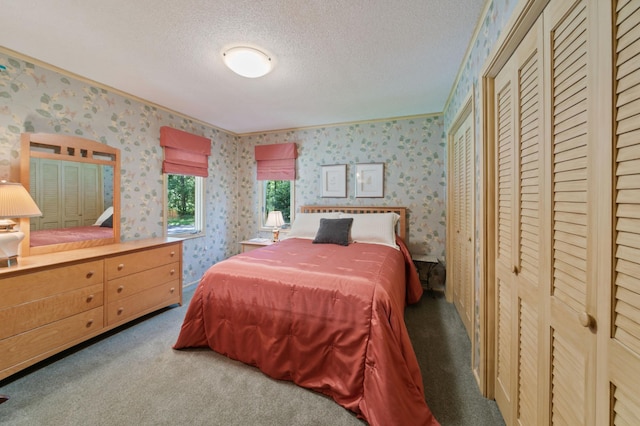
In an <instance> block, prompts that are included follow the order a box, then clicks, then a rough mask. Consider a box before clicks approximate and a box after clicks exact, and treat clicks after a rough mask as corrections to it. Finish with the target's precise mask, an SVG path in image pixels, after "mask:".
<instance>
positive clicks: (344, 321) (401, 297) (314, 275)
mask: <svg viewBox="0 0 640 426" xmlns="http://www.w3.org/2000/svg"><path fill="white" fill-rule="evenodd" d="M400 244H401V247H402V251H398V250H395V249H392V248H389V247H386V246H381V245H374V244H362V243H356V244H351V245H349V246H348V247H344V246H338V245H334V244H312V243H311V240H303V239H296V238H292V239H289V240H285V241H281V242H280V243H278V244H274V245H272V246H269V247H265V248H262V249H259V250H253V251H251V252H248V253H243V254H240V255H237V256H233V257H231V258H229V259H227V260H225V261H222V262H219V263H218V264H216V265H214V266H212V267H211V268H209V270H208V271H207V272H206V273H205V275H204V276H203V278H202V280H201V282H200V284H199V286H198V288H197V289H196V291H195V293H194V295H193V299H192V300H191V303H190V305H189V308H188V310H187V314H186V317H185V320H184V323H183V325H182V330H181V331H180V335H179V337H178V341H177V342H176V344H175V345H174V348H175V349H181V348H188V347H210V348H211V349H213V350H215V351H216V352H219V353H222V354H225V355H227V356H229V357H230V358H233V359H236V360H239V361H242V362H245V363H247V364H251V365H255V366H257V367H258V368H260V369H261V370H262V371H263V372H264V373H266V374H267V375H269V376H271V377H273V378H276V379H284V380H291V381H293V382H295V383H296V384H298V385H300V386H303V387H306V388H309V389H313V390H315V391H318V392H322V393H323V394H326V395H328V396H330V397H331V398H333V399H334V400H335V401H336V402H337V403H338V404H340V405H342V406H343V407H345V408H347V409H349V410H352V411H353V412H355V413H356V414H357V415H358V417H361V418H363V419H365V420H366V421H368V422H369V423H370V424H371V425H437V424H438V423H437V421H436V420H435V419H434V418H433V416H432V415H431V412H430V410H429V408H428V407H427V404H426V402H425V400H424V392H423V384H422V376H421V373H420V369H419V366H418V362H417V360H416V356H415V353H414V351H413V347H412V346H411V341H410V340H409V335H408V333H407V329H406V326H405V323H404V307H405V301H408V302H409V303H411V302H415V301H417V300H418V299H419V298H420V296H421V294H422V288H421V286H420V281H419V279H418V276H417V274H416V272H415V269H414V268H413V267H412V266H411V263H410V262H411V259H410V257H409V256H408V251H406V248H405V246H404V244H402V243H401V242H400Z"/></svg>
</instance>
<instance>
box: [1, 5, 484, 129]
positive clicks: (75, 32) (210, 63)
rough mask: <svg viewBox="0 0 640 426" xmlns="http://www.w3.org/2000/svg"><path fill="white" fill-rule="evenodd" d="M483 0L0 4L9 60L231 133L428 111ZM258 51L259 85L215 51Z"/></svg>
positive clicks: (439, 103)
mask: <svg viewBox="0 0 640 426" xmlns="http://www.w3.org/2000/svg"><path fill="white" fill-rule="evenodd" d="M483 6H484V0H393V1H391V0H279V1H277V0H265V1H258V0H171V1H169V0H107V1H105V0H100V1H98V0H56V1H50V0H20V1H17V0H0V11H1V12H0V43H1V44H2V45H3V46H4V47H6V48H8V49H11V50H14V51H16V52H19V53H22V54H24V55H28V56H31V57H33V58H36V59H38V60H40V61H43V62H46V63H48V64H51V65H54V66H56V67H59V68H62V69H64V70H67V71H70V72H72V73H75V74H77V75H79V76H82V77H85V78H88V79H91V80H94V81H96V82H98V83H102V84H105V85H108V86H111V87H114V88H117V89H119V90H121V91H124V92H127V93H129V94H132V95H134V96H137V97H140V98H142V99H145V100H148V101H151V102H153V103H156V104H158V105H161V106H164V107H166V108H169V109H172V110H175V111H177V112H180V113H182V114H185V115H188V116H190V117H193V118H196V119H198V120H202V121H204V122H206V123H209V124H212V125H214V126H217V127H219V128H222V129H225V130H229V131H232V132H235V133H240V134H242V133H249V132H255V131H266V130H275V129H288V128H298V127H306V126H316V125H324V124H334V123H343V122H349V121H361V120H369V119H379V118H390V117H401V116H408V115H415V114H425V113H435V112H441V111H442V110H443V108H444V105H445V102H446V100H447V97H448V96H449V92H450V90H451V87H452V85H453V82H454V80H455V78H456V74H457V72H458V68H459V67H460V64H461V62H462V59H463V57H464V54H465V52H466V49H467V47H468V44H469V41H470V39H471V36H472V34H473V31H474V30H475V28H476V24H477V21H478V19H479V16H480V14H481V12H482V9H483ZM237 44H243V45H248V46H254V47H259V48H262V49H263V50H264V51H265V52H267V53H269V54H270V55H271V57H272V58H273V61H274V63H275V68H274V70H273V71H272V72H271V73H270V74H268V75H266V76H265V77H262V78H258V79H247V78H244V77H240V76H237V75H235V74H233V73H232V72H231V71H230V70H228V69H227V68H226V67H225V66H224V65H223V63H222V54H221V53H222V51H223V50H224V49H225V48H226V47H230V46H232V45H237Z"/></svg>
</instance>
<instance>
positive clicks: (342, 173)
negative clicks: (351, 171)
mask: <svg viewBox="0 0 640 426" xmlns="http://www.w3.org/2000/svg"><path fill="white" fill-rule="evenodd" d="M322 196H323V197H334V198H344V197H346V196H347V165H346V164H335V165H332V166H322Z"/></svg>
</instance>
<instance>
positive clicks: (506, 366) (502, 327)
mask: <svg viewBox="0 0 640 426" xmlns="http://www.w3.org/2000/svg"><path fill="white" fill-rule="evenodd" d="M512 77H513V60H510V61H509V62H507V64H506V65H505V66H504V67H503V68H502V70H501V71H500V73H499V74H498V75H497V76H496V78H495V82H494V87H495V92H494V93H495V96H494V100H493V103H494V109H495V120H496V121H495V124H494V128H495V129H496V150H495V153H496V159H495V164H496V176H495V183H496V187H495V193H496V198H495V200H496V206H495V211H496V215H497V223H496V235H495V241H496V244H495V250H496V251H495V263H496V265H495V269H496V281H495V283H494V288H495V292H496V293H495V305H496V330H495V335H496V368H495V371H496V382H495V398H496V402H497V404H498V407H499V408H500V411H501V412H502V416H503V417H504V419H505V422H506V423H507V424H511V423H512V419H513V415H512V411H513V410H512V407H513V402H514V400H515V398H513V389H514V386H513V381H514V379H515V376H514V370H513V362H514V356H513V350H512V349H513V348H515V347H516V346H515V345H516V343H515V342H516V340H515V338H514V337H515V336H514V333H513V324H514V323H515V313H514V310H515V309H516V308H515V305H514V296H515V290H514V275H513V274H512V272H511V268H512V266H513V264H514V253H513V246H514V242H513V236H514V223H515V221H514V217H513V216H514V211H513V204H514V183H515V177H514V175H515V171H514V158H513V157H514V143H515V142H514V140H515V138H514V124H515V118H514V108H515V106H514V95H513V87H512V86H513V84H512Z"/></svg>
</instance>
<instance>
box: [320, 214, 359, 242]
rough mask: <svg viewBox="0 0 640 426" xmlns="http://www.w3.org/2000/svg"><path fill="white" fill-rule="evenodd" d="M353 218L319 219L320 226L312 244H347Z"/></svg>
mask: <svg viewBox="0 0 640 426" xmlns="http://www.w3.org/2000/svg"><path fill="white" fill-rule="evenodd" d="M352 223H353V218H348V219H324V218H323V219H320V228H318V232H317V233H316V238H315V239H314V240H313V243H314V244H339V245H341V246H348V245H349V231H350V230H351V224H352Z"/></svg>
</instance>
